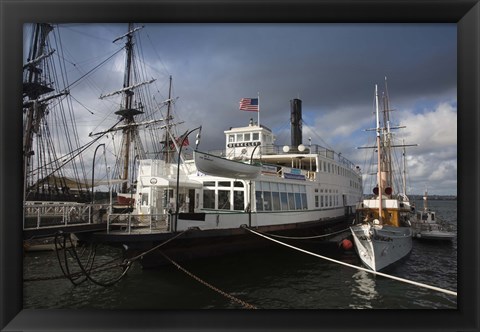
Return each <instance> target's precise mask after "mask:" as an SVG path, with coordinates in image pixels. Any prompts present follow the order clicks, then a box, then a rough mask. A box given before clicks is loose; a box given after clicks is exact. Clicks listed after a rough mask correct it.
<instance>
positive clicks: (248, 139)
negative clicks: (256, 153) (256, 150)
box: [243, 133, 250, 142]
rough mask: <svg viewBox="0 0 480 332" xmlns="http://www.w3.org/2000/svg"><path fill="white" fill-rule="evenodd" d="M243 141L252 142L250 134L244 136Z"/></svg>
mask: <svg viewBox="0 0 480 332" xmlns="http://www.w3.org/2000/svg"><path fill="white" fill-rule="evenodd" d="M243 139H244V140H245V142H247V141H250V133H247V134H244V135H243Z"/></svg>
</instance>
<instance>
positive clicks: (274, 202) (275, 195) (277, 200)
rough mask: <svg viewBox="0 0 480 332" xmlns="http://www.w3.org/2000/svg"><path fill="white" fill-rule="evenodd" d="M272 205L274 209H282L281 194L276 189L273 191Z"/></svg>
mask: <svg viewBox="0 0 480 332" xmlns="http://www.w3.org/2000/svg"><path fill="white" fill-rule="evenodd" d="M272 205H273V210H274V211H280V210H281V208H280V194H279V193H278V192H276V191H274V192H272Z"/></svg>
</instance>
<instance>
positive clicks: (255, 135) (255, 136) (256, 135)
mask: <svg viewBox="0 0 480 332" xmlns="http://www.w3.org/2000/svg"><path fill="white" fill-rule="evenodd" d="M252 139H253V140H254V141H258V140H259V139H260V136H259V134H258V133H253V134H252Z"/></svg>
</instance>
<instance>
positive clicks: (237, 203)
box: [233, 191, 245, 210]
mask: <svg viewBox="0 0 480 332" xmlns="http://www.w3.org/2000/svg"><path fill="white" fill-rule="evenodd" d="M244 202H245V200H244V197H243V191H234V192H233V209H234V210H243V209H244V204H245V203H244Z"/></svg>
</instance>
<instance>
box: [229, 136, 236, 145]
mask: <svg viewBox="0 0 480 332" xmlns="http://www.w3.org/2000/svg"><path fill="white" fill-rule="evenodd" d="M233 142H235V135H228V143H233Z"/></svg>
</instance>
